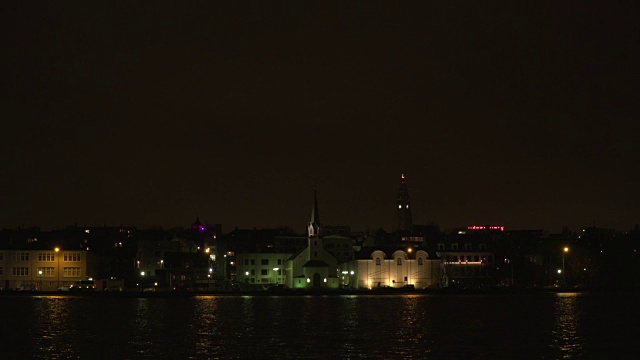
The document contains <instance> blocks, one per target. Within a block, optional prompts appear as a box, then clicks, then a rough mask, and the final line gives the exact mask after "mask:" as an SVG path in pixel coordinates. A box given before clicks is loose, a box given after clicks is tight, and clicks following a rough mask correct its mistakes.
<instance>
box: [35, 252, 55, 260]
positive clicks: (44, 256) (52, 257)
mask: <svg viewBox="0 0 640 360" xmlns="http://www.w3.org/2000/svg"><path fill="white" fill-rule="evenodd" d="M38 261H56V255H55V253H39V254H38Z"/></svg>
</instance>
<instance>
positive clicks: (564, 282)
mask: <svg viewBox="0 0 640 360" xmlns="http://www.w3.org/2000/svg"><path fill="white" fill-rule="evenodd" d="M568 252H569V248H568V247H567V246H565V247H564V249H562V286H567V273H566V272H565V271H564V254H565V253H568Z"/></svg>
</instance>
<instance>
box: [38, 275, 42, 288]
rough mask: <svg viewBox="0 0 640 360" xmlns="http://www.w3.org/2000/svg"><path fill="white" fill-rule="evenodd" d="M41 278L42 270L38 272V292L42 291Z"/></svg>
mask: <svg viewBox="0 0 640 360" xmlns="http://www.w3.org/2000/svg"><path fill="white" fill-rule="evenodd" d="M41 277H42V270H38V290H42V280H40V278H41Z"/></svg>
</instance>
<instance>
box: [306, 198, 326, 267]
mask: <svg viewBox="0 0 640 360" xmlns="http://www.w3.org/2000/svg"><path fill="white" fill-rule="evenodd" d="M308 233H309V246H308V247H307V249H308V260H309V261H311V260H318V259H319V257H318V254H320V256H322V252H323V248H324V246H323V244H322V238H321V237H320V212H318V197H317V196H316V192H315V191H314V192H313V208H312V209H311V221H309V227H308Z"/></svg>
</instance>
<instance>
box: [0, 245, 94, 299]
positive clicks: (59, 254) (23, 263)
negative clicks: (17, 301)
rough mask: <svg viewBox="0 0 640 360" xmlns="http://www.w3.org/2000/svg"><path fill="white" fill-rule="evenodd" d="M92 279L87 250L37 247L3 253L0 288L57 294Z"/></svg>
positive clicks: (0, 267) (8, 250) (2, 251)
mask: <svg viewBox="0 0 640 360" xmlns="http://www.w3.org/2000/svg"><path fill="white" fill-rule="evenodd" d="M89 277H90V274H88V273H87V251H86V250H80V249H79V250H64V249H60V248H53V249H52V248H49V247H46V248H44V247H36V248H35V249H34V248H31V249H26V248H11V249H8V248H5V249H1V250H0V288H2V289H3V290H42V291H55V290H57V289H58V288H59V287H63V286H66V287H68V286H69V285H72V284H73V283H75V282H76V281H78V280H85V279H87V278H89Z"/></svg>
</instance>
